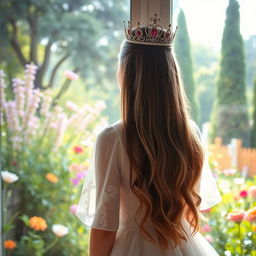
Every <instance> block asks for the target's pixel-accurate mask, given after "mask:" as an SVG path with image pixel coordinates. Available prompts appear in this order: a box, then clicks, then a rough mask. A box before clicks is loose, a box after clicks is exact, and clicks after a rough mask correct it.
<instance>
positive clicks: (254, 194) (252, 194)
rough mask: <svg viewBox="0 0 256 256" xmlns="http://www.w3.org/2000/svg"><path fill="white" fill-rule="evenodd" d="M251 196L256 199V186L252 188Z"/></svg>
mask: <svg viewBox="0 0 256 256" xmlns="http://www.w3.org/2000/svg"><path fill="white" fill-rule="evenodd" d="M249 194H250V195H251V197H253V198H256V186H251V187H250V188H249Z"/></svg>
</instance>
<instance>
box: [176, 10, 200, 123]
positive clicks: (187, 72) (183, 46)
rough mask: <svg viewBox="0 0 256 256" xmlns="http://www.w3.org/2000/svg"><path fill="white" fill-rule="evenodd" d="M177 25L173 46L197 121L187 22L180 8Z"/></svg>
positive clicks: (193, 115)
mask: <svg viewBox="0 0 256 256" xmlns="http://www.w3.org/2000/svg"><path fill="white" fill-rule="evenodd" d="M178 26H179V29H178V30H177V33H176V36H175V40H174V48H175V53H176V56H177V60H178V63H179V66H180V69H181V73H182V79H183V84H184V88H185V92H186V95H187V97H188V99H189V102H190V107H191V115H192V118H193V119H194V120H195V121H196V122H198V120H199V116H198V103H197V101H196V99H195V85H194V78H193V64H192V58H191V50H190V40H189V35H188V30H187V24H186V19H185V14H184V12H183V11H182V10H181V11H180V13H179V16H178Z"/></svg>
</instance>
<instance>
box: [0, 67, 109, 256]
mask: <svg viewBox="0 0 256 256" xmlns="http://www.w3.org/2000/svg"><path fill="white" fill-rule="evenodd" d="M36 70H37V67H36V66H35V65H33V64H28V65H26V69H25V72H24V77H23V79H13V80H12V85H11V86H6V85H5V80H4V73H3V72H2V71H0V90H1V93H0V96H1V98H0V100H1V143H2V145H1V146H2V147H1V154H2V158H1V166H2V170H1V176H2V181H3V182H2V188H1V189H2V192H3V194H4V240H5V242H4V246H5V250H6V253H7V254H9V255H15V256H23V255H24V256H25V255H26V256H27V255H34V256H41V255H58V256H59V255H63V256H65V255H68V256H70V255H83V256H84V255H85V253H86V248H87V235H88V234H87V230H86V228H85V227H84V226H82V225H81V222H80V221H79V220H78V219H77V218H76V217H75V216H74V209H75V207H76V205H75V203H76V202H77V200H78V197H79V195H80V190H81V185H82V184H81V179H82V178H83V177H84V176H85V175H86V170H87V166H88V158H89V155H90V152H91V149H92V145H93V143H94V140H95V134H97V133H98V130H99V129H101V127H102V126H103V125H105V124H106V120H105V119H104V118H101V117H100V112H101V110H102V109H103V108H104V104H103V103H102V102H96V104H95V105H94V106H89V105H88V104H85V105H83V106H81V107H79V106H77V105H76V104H75V103H73V102H67V103H66V105H65V107H63V108H61V107H59V106H58V105H56V104H53V103H54V98H53V97H52V96H51V92H49V91H44V92H41V91H38V90H36V89H33V88H34V80H35V75H36ZM66 75H67V74H66ZM68 75H69V76H71V75H72V77H74V76H75V74H71V73H68ZM75 78H76V79H77V78H78V77H77V76H75ZM14 201H15V202H17V205H16V206H15V207H14V206H13V202H14ZM14 210H15V211H14Z"/></svg>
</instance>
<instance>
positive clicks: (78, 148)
mask: <svg viewBox="0 0 256 256" xmlns="http://www.w3.org/2000/svg"><path fill="white" fill-rule="evenodd" d="M73 150H74V152H75V153H76V154H81V153H83V151H84V150H83V148H82V147H79V146H75V147H74V148H73Z"/></svg>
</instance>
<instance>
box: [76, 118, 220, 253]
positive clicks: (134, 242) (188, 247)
mask: <svg viewBox="0 0 256 256" xmlns="http://www.w3.org/2000/svg"><path fill="white" fill-rule="evenodd" d="M121 126H122V122H121V121H120V120H119V121H117V122H116V123H114V124H112V125H110V126H108V127H107V128H105V129H103V130H102V131H101V132H100V133H99V134H98V136H97V140H96V143H95V145H94V148H93V153H92V156H91V160H90V165H89V171H88V175H86V176H85V178H84V184H83V188H82V192H81V195H80V198H79V202H78V207H77V210H76V212H75V215H76V216H77V217H78V218H79V219H80V220H81V221H82V222H83V223H84V225H86V226H88V227H93V228H97V229H102V230H109V231H117V234H116V238H115V242H114V245H113V249H112V251H111V254H110V256H160V255H161V256H218V255H219V254H218V253H217V252H216V250H215V249H214V248H213V246H212V245H211V244H210V243H209V242H208V241H207V240H206V239H205V238H204V237H203V236H202V234H201V233H200V232H197V233H196V234H195V235H194V236H192V235H191V230H192V229H191V227H190V226H189V224H188V222H187V221H185V220H184V221H183V227H184V228H185V230H186V231H187V233H188V234H190V236H189V240H188V241H187V242H185V241H184V243H183V245H182V246H179V247H176V248H175V249H174V250H173V249H172V250H168V251H166V252H165V253H161V251H160V248H159V247H158V246H156V245H154V244H152V243H150V242H148V241H147V240H145V239H144V238H143V237H142V235H141V234H140V232H139V228H138V225H137V224H136V223H135V220H134V218H135V213H136V211H137V207H138V206H139V201H138V199H137V197H136V196H135V195H134V194H133V193H132V191H131V189H130V185H129V160H128V156H127V154H126V152H125V149H124V145H123V143H122V138H121ZM195 126H196V125H195ZM196 129H197V130H198V132H199V134H200V135H201V133H200V130H199V128H198V127H197V126H196ZM197 189H198V190H197V191H198V192H199V194H200V196H201V197H202V202H201V205H200V208H199V209H200V210H205V209H208V208H210V207H212V206H213V205H215V204H217V203H219V202H220V201H221V200H222V198H221V195H220V193H219V190H218V188H217V185H216V182H215V179H214V177H213V175H212V172H211V170H210V167H209V164H208V161H207V160H206V159H205V162H204V167H203V171H202V175H201V178H200V180H199V182H198V184H197ZM146 228H147V230H148V231H149V232H152V233H151V234H154V231H153V230H152V227H151V225H150V223H147V224H146Z"/></svg>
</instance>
